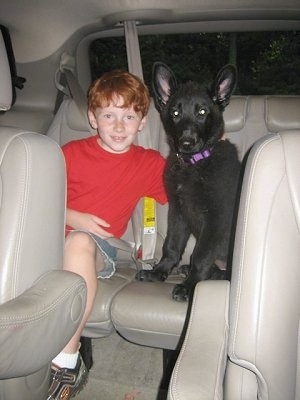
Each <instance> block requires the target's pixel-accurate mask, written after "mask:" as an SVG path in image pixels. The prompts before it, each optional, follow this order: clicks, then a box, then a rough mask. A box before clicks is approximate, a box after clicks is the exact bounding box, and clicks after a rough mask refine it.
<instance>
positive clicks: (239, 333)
mask: <svg viewBox="0 0 300 400" xmlns="http://www.w3.org/2000/svg"><path fill="white" fill-rule="evenodd" d="M299 150H300V130H294V131H285V132H280V133H278V134H271V135H270V136H268V137H265V138H263V139H262V140H260V141H258V142H257V143H256V144H255V145H254V147H253V148H252V150H251V152H250V155H249V158H248V161H247V166H246V170H245V176H244V182H243V188H242V193H241V199H240V207H239V215H238V222H237V230H236V238H235V245H234V255H233V265H232V280H231V292H230V310H229V313H230V323H229V326H230V332H229V346H228V356H229V362H228V366H227V369H226V378H225V396H224V398H225V399H230V400H235V399H239V400H241V399H253V400H254V399H258V398H259V399H271V400H282V399H285V400H294V399H296V398H299V386H298V385H299V382H298V379H297V376H299V367H298V365H299V355H298V348H299V315H300V268H299V266H300V157H299Z"/></svg>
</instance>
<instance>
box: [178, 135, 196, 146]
mask: <svg viewBox="0 0 300 400" xmlns="http://www.w3.org/2000/svg"><path fill="white" fill-rule="evenodd" d="M195 144H196V141H195V138H193V137H192V136H191V135H190V133H189V134H184V135H183V136H182V137H181V138H180V140H179V145H180V147H181V148H182V149H183V150H190V149H191V148H192V147H193V146H195Z"/></svg>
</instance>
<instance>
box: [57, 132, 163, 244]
mask: <svg viewBox="0 0 300 400" xmlns="http://www.w3.org/2000/svg"><path fill="white" fill-rule="evenodd" d="M97 139H98V137H97V136H92V137H89V138H86V139H80V140H75V141H72V142H69V143H67V144H65V145H64V146H63V148H62V149H63V153H64V156H65V160H66V167H67V182H68V183H67V207H68V208H70V209H72V210H77V211H81V212H85V213H89V214H93V215H96V216H98V217H99V218H102V219H104V220H105V221H107V222H108V223H109V224H110V225H111V226H110V228H108V229H107V231H109V232H111V233H112V234H113V235H114V236H115V237H121V236H122V235H123V234H124V232H125V230H126V228H127V224H128V221H129V219H130V217H131V215H132V213H133V210H134V208H135V206H136V204H137V203H138V201H139V200H140V199H141V198H142V197H145V196H147V197H153V198H154V199H155V200H157V201H158V202H159V203H161V204H165V203H166V202H167V196H166V192H165V189H164V185H163V178H162V175H163V170H164V168H165V159H164V158H163V157H162V156H161V154H160V153H159V152H158V151H155V150H152V149H144V148H143V147H140V146H136V145H132V146H131V148H130V150H129V151H127V152H126V153H122V154H114V153H109V152H107V151H106V150H104V149H103V148H102V147H101V146H99V144H98V142H97ZM105 229H106V228H105Z"/></svg>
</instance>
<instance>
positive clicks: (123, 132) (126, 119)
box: [88, 98, 146, 154]
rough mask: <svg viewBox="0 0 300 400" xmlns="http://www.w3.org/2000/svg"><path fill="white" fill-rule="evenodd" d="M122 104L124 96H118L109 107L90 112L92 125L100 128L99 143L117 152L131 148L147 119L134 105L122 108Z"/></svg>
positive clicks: (105, 148) (106, 148)
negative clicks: (138, 112)
mask: <svg viewBox="0 0 300 400" xmlns="http://www.w3.org/2000/svg"><path fill="white" fill-rule="evenodd" d="M122 104H123V100H122V98H118V99H117V101H116V102H114V103H111V104H109V105H108V106H107V107H103V108H102V107H101V108H100V107H99V108H97V109H96V111H95V112H92V111H89V112H88V117H89V121H90V124H91V126H92V127H93V128H94V129H97V130H98V134H99V139H98V143H99V145H100V146H101V147H102V148H103V149H104V150H106V151H109V152H110V153H115V154H117V153H125V152H126V151H128V150H129V148H130V146H131V145H132V143H133V141H134V139H135V137H136V135H137V133H138V132H139V131H141V130H142V129H143V127H144V125H145V119H146V118H141V116H140V115H139V114H137V113H136V112H135V111H134V109H133V107H131V108H122Z"/></svg>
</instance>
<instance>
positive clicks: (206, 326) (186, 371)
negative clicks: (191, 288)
mask: <svg viewBox="0 0 300 400" xmlns="http://www.w3.org/2000/svg"><path fill="white" fill-rule="evenodd" d="M229 288H230V283H229V282H228V281H203V282H199V283H198V284H197V286H196V288H195V292H194V297H193V303H192V308H191V313H190V317H189V322H188V328H187V332H186V335H185V338H184V342H183V345H182V348H181V350H180V354H179V356H178V359H177V362H176V364H175V368H174V370H173V373H172V378H171V382H170V387H169V392H168V400H196V399H197V400H204V399H205V400H208V399H210V400H212V399H223V379H224V373H225V364H226V357H227V336H228V305H229Z"/></svg>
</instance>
